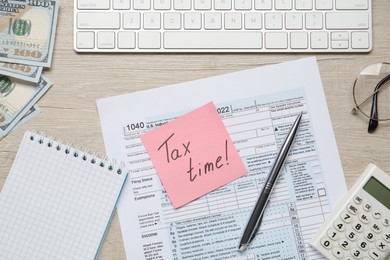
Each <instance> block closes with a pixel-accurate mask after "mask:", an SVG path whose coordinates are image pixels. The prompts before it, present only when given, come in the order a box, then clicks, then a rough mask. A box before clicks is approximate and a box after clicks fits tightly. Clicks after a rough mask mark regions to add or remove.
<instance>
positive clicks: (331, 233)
mask: <svg viewBox="0 0 390 260" xmlns="http://www.w3.org/2000/svg"><path fill="white" fill-rule="evenodd" d="M326 234H327V235H328V237H329V238H330V239H332V240H337V239H338V238H339V233H338V232H337V231H336V230H334V229H333V228H331V229H329V230H328V231H327V232H326Z"/></svg>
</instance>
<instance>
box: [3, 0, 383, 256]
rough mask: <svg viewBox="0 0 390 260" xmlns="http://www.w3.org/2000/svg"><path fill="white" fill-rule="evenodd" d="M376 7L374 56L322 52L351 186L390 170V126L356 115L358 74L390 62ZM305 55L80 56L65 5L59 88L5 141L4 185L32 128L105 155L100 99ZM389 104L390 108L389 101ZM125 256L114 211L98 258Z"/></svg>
mask: <svg viewBox="0 0 390 260" xmlns="http://www.w3.org/2000/svg"><path fill="white" fill-rule="evenodd" d="M372 2H373V3H372V9H373V15H372V16H373V50H372V51H371V52H370V53H369V54H316V57H317V59H318V64H319V69H320V73H321V78H322V82H323V86H324V90H325V95H326V99H327V102H328V106H329V113H330V117H331V120H332V124H333V129H334V133H335V136H336V142H337V146H338V150H339V153H340V157H341V162H342V166H343V170H344V175H345V178H346V181H347V184H348V187H351V186H352V184H353V183H354V181H355V180H356V179H357V177H358V176H359V174H360V173H361V172H362V170H363V169H364V168H365V167H366V166H367V164H368V163H370V162H371V163H375V164H377V165H378V166H379V167H380V168H382V170H384V171H386V172H388V173H390V123H387V124H385V123H380V125H379V127H378V129H377V130H376V132H375V133H374V134H368V133H367V120H365V119H363V118H361V117H356V116H353V115H351V108H352V107H353V100H352V84H353V81H354V80H355V78H356V76H357V74H358V73H359V72H360V71H361V69H363V68H364V67H365V66H367V65H369V64H372V63H376V62H380V61H387V62H390V15H389V14H390V2H389V1H388V0H372ZM310 55H311V54H310ZM305 56H309V54H308V55H306V54H78V53H76V52H75V51H74V50H73V1H71V0H67V1H65V0H60V11H59V20H58V28H57V36H56V43H55V48H54V57H53V63H52V67H51V69H50V70H46V71H44V74H45V75H46V76H47V77H49V78H50V80H52V81H53V84H54V85H53V87H52V88H51V89H50V90H49V91H48V92H47V93H46V95H44V96H43V97H42V99H41V100H40V101H39V102H38V106H39V107H40V108H41V110H42V111H41V113H40V114H39V115H38V116H37V117H35V118H34V119H32V120H31V121H30V122H28V123H27V124H25V125H23V126H22V127H20V128H19V129H17V130H16V131H14V132H12V134H10V135H9V136H7V137H6V138H5V139H3V140H2V141H0V162H1V163H0V188H1V187H2V186H3V184H4V182H5V179H6V177H7V175H8V172H9V170H10V168H11V165H12V162H13V160H14V158H15V155H16V152H17V150H18V146H19V144H20V141H21V138H22V136H23V134H24V132H25V131H26V130H32V129H35V130H37V131H39V132H45V133H47V134H48V135H51V136H55V137H58V138H61V139H62V140H63V141H64V142H69V143H73V144H75V145H79V146H80V147H83V148H86V149H89V150H90V151H96V152H98V153H99V154H100V155H103V154H104V153H105V149H104V144H103V138H102V132H101V128H100V124H99V118H98V113H97V109H96V102H95V101H96V99H98V98H102V97H109V96H114V95H119V94H124V93H129V92H135V91H139V90H144V89H151V88H156V87H161V86H164V85H169V84H173V83H179V82H183V81H189V80H194V79H200V78H204V77H209V76H215V75H221V74H225V73H229V72H234V71H240V70H245V69H250V68H255V67H259V66H263V65H267V64H271V63H278V62H282V61H287V60H293V59H298V58H302V57H305ZM387 104H388V108H387V109H390V101H389V102H388V103H387ZM130 116H131V115H130ZM125 258H126V257H125V252H124V247H123V242H122V237H121V231H120V226H119V222H118V216H117V214H115V215H114V219H113V221H112V223H111V226H110V228H109V230H108V233H107V236H106V238H105V241H104V244H103V247H102V250H101V252H100V254H99V259H125Z"/></svg>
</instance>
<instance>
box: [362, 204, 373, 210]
mask: <svg viewBox="0 0 390 260" xmlns="http://www.w3.org/2000/svg"><path fill="white" fill-rule="evenodd" d="M363 209H364V210H365V211H371V210H372V206H371V204H370V203H365V204H364V205H363Z"/></svg>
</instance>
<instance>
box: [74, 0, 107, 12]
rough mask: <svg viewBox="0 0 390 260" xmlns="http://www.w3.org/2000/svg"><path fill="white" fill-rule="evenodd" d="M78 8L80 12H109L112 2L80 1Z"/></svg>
mask: <svg viewBox="0 0 390 260" xmlns="http://www.w3.org/2000/svg"><path fill="white" fill-rule="evenodd" d="M77 8H78V9H80V10H108V9H110V0H78V1H77Z"/></svg>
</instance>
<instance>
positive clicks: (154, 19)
mask: <svg viewBox="0 0 390 260" xmlns="http://www.w3.org/2000/svg"><path fill="white" fill-rule="evenodd" d="M160 15H161V14H160V13H157V12H147V13H144V29H155V30H157V29H160V28H161V17H160Z"/></svg>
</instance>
